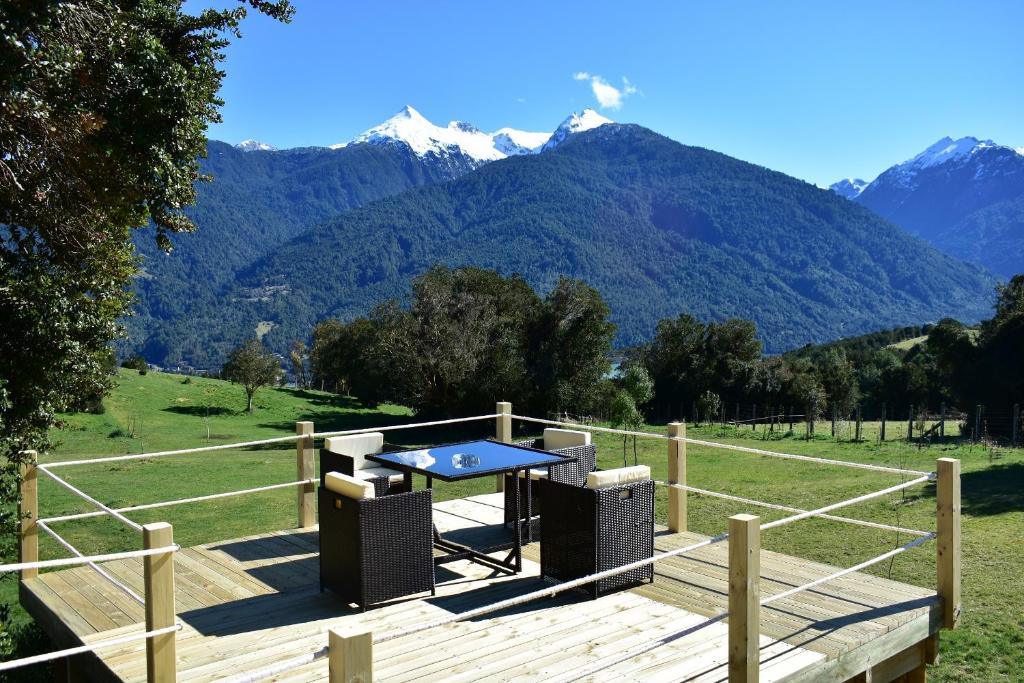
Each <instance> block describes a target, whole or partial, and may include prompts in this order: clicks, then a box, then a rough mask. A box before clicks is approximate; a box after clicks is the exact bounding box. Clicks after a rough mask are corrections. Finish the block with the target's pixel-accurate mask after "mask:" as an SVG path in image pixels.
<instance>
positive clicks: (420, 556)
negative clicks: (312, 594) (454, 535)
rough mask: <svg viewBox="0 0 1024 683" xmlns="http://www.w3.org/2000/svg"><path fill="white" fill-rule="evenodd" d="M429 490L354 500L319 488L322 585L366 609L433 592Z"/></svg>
mask: <svg viewBox="0 0 1024 683" xmlns="http://www.w3.org/2000/svg"><path fill="white" fill-rule="evenodd" d="M432 503H433V494H432V492H431V490H430V489H425V490H423V491H415V492H412V493H399V494H395V495H390V496H386V497H384V498H367V499H364V500H353V499H352V498H348V497H346V496H342V495H340V494H337V493H334V492H333V491H329V490H327V489H326V488H321V489H320V490H319V494H318V504H319V513H320V590H321V591H322V590H324V589H325V588H329V589H330V590H331V591H332V592H334V593H336V594H337V595H338V596H339V597H341V598H342V599H343V600H345V601H346V602H351V603H355V604H357V605H359V606H360V607H361V608H363V609H366V607H367V606H369V605H373V604H376V603H379V602H383V601H385V600H391V599H394V598H400V597H403V596H406V595H412V594H414V593H423V592H426V591H430V593H431V594H433V593H434V556H433V538H434V536H433V534H434V527H433V521H432V515H433V508H432Z"/></svg>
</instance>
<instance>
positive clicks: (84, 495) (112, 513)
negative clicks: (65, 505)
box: [37, 465, 142, 531]
mask: <svg viewBox="0 0 1024 683" xmlns="http://www.w3.org/2000/svg"><path fill="white" fill-rule="evenodd" d="M37 469H38V470H39V471H40V472H42V473H43V474H45V475H46V476H48V477H49V478H50V479H53V480H54V481H55V482H57V483H58V484H60V485H61V486H63V487H64V488H66V489H67V490H68V491H71V492H72V493H74V494H75V495H77V496H80V497H81V498H83V499H84V500H87V501H89V502H90V503H92V504H93V505H95V506H96V507H98V508H99V509H100V510H103V511H104V512H105V513H107V514H108V515H110V516H112V517H113V518H114V519H117V520H120V521H122V522H124V523H125V524H127V525H128V526H130V527H132V528H133V529H135V530H136V531H142V525H141V524H138V523H136V522H133V521H132V520H130V519H128V518H127V517H125V516H124V515H122V514H121V513H120V512H118V511H116V510H113V509H111V508H109V507H107V506H106V505H104V504H103V503H101V502H99V501H98V500H96V499H95V498H93V497H92V496H90V495H89V494H88V493H86V492H85V491H82V490H81V489H77V488H75V487H74V486H72V485H71V484H69V483H68V482H66V481H64V480H63V479H61V478H60V477H58V476H57V475H56V474H54V473H53V472H51V471H50V470H48V469H46V467H44V466H43V465H40V466H39V467H38V468H37Z"/></svg>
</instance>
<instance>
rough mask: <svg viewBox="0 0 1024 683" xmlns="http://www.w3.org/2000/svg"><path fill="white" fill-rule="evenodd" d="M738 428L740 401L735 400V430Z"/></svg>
mask: <svg viewBox="0 0 1024 683" xmlns="http://www.w3.org/2000/svg"><path fill="white" fill-rule="evenodd" d="M739 430H740V402H739V401H736V431H737V432H738V431H739Z"/></svg>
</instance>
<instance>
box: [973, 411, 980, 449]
mask: <svg viewBox="0 0 1024 683" xmlns="http://www.w3.org/2000/svg"><path fill="white" fill-rule="evenodd" d="M979 441H981V404H978V405H977V406H975V407H974V443H978V442H979Z"/></svg>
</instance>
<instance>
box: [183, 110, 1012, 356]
mask: <svg viewBox="0 0 1024 683" xmlns="http://www.w3.org/2000/svg"><path fill="white" fill-rule="evenodd" d="M435 263H440V264H444V265H449V266H463V265H474V266H480V267H486V268H493V269H496V270H498V271H500V272H502V273H520V274H522V275H523V276H525V278H526V279H527V280H528V281H529V282H530V283H531V284H532V285H533V286H535V287H538V288H539V289H540V290H541V291H546V290H548V289H550V288H551V287H552V286H553V284H554V283H555V281H556V279H557V277H558V275H560V274H564V275H568V276H570V277H575V278H580V279H582V280H585V281H586V282H588V283H590V284H591V285H592V286H594V287H596V288H597V289H598V290H599V291H600V292H601V293H602V295H603V296H604V298H605V299H606V300H607V301H608V303H609V304H610V306H611V309H612V319H613V320H614V321H615V322H616V323H617V325H618V328H619V330H618V338H617V341H618V343H620V344H632V343H636V342H639V341H642V340H645V339H647V338H649V336H650V334H651V332H652V330H653V327H654V324H655V322H656V321H657V320H658V319H660V318H665V317H670V316H675V315H676V314H678V313H679V312H682V311H686V312H689V313H691V314H693V315H694V316H696V317H698V318H701V319H707V320H717V319H722V318H726V317H731V316H737V317H743V318H749V319H753V320H755V321H756V323H757V326H758V329H759V330H761V331H762V334H763V335H764V340H765V344H766V348H767V350H769V351H781V350H785V349H788V348H793V347H795V346H799V345H801V344H804V343H807V342H813V341H822V340H827V339H834V338H837V337H841V336H849V335H851V334H857V333H860V332H864V331H867V330H874V329H878V328H879V327H880V326H898V325H906V324H910V323H919V322H921V321H929V320H938V319H940V318H942V317H944V316H946V315H956V316H958V317H960V318H961V319H966V320H977V319H979V318H980V317H982V316H983V315H984V314H985V313H987V312H988V309H989V302H988V297H989V292H990V291H991V288H992V284H993V283H992V282H991V281H990V279H989V277H988V276H987V275H985V274H983V273H982V272H981V271H979V270H977V269H975V268H973V267H971V266H967V265H965V264H963V263H960V262H958V261H956V260H954V259H952V258H949V257H947V256H944V255H942V254H940V253H938V252H937V251H936V250H934V249H932V248H931V247H929V246H927V245H926V244H924V243H923V242H921V241H919V240H917V239H915V238H913V237H910V236H908V235H907V234H905V233H904V232H902V231H901V230H899V229H898V228H896V227H895V226H894V225H892V224H890V223H887V222H886V221H884V220H881V219H879V218H878V217H877V216H876V215H874V214H873V213H871V212H870V211H867V210H866V209H863V208H861V207H858V206H856V205H855V204H851V203H850V202H848V201H846V200H844V199H842V198H840V197H838V196H836V195H835V194H834V193H832V192H828V191H824V190H821V189H819V188H816V187H814V186H812V185H810V184H808V183H805V182H803V181H800V180H797V179H794V178H791V177H788V176H786V175H783V174H781V173H777V172H774V171H770V170H768V169H765V168H761V167H758V166H754V165H752V164H748V163H745V162H742V161H739V160H737V159H733V158H730V157H727V156H725V155H723V154H719V153H716V152H712V151H709V150H705V149H700V148H696V147H687V146H684V145H681V144H679V143H676V142H674V141H672V140H669V139H668V138H665V137H663V136H661V135H657V134H655V133H653V132H651V131H649V130H647V129H644V128H641V127H638V126H632V125H617V124H609V125H603V126H601V127H599V128H596V129H593V130H590V131H587V132H584V133H579V134H577V135H575V136H574V137H573V138H571V139H569V140H567V141H566V142H565V143H563V144H561V145H559V146H558V147H557V148H555V149H554V150H551V151H549V152H545V153H542V154H537V155H525V156H517V157H513V158H508V159H504V160H501V161H495V162H493V163H490V164H488V165H486V166H484V167H482V168H480V169H478V170H476V171H474V172H473V173H470V174H467V175H464V176H462V177H460V178H459V179H457V180H454V181H451V182H448V183H444V184H440V185H433V186H427V187H422V188H417V189H415V190H411V191H408V192H405V193H402V194H401V195H396V196H393V197H390V198H386V199H382V200H380V201H376V202H371V203H369V204H367V205H365V206H363V207H361V208H358V209H355V210H352V211H348V212H345V213H343V214H340V215H339V216H337V217H336V218H334V219H332V220H329V221H327V222H325V223H323V224H321V225H319V226H316V227H314V228H312V229H310V230H308V231H306V232H304V233H302V234H301V235H299V236H298V237H296V238H294V239H293V240H291V241H290V242H288V243H287V244H285V245H283V246H282V247H280V248H278V249H275V250H274V251H273V252H272V253H270V254H268V255H267V256H265V257H264V258H262V259H260V260H259V261H257V262H256V263H255V264H253V265H252V266H251V267H248V268H246V269H244V270H242V271H241V272H240V274H239V284H238V285H237V286H236V287H234V288H230V289H229V290H226V291H225V294H224V296H223V297H220V298H219V300H218V304H219V306H218V307H217V308H215V309H213V310H211V311H209V313H210V315H211V316H212V317H211V318H210V320H212V321H215V322H216V324H212V323H211V322H209V321H204V320H202V319H197V318H191V319H189V320H187V321H179V323H178V324H179V327H178V329H176V330H168V332H170V334H171V336H172V337H173V338H174V339H176V340H178V341H177V344H180V345H179V346H178V347H177V348H176V349H175V352H176V353H177V354H180V355H181V356H182V357H185V358H189V357H193V356H195V355H197V354H202V353H208V352H209V350H210V349H216V348H218V347H223V345H224V344H225V343H228V342H229V341H230V342H231V343H237V341H238V340H239V339H241V338H242V337H243V336H245V335H251V334H252V333H253V330H254V329H255V328H256V325H257V324H258V323H260V322H261V321H262V322H264V323H265V324H266V323H269V324H272V325H273V329H272V330H271V331H270V332H269V334H268V335H267V337H266V341H268V342H269V343H270V344H271V345H272V346H274V347H275V348H278V349H283V348H284V347H285V345H286V344H287V343H288V342H289V341H290V340H291V339H293V338H305V337H307V336H308V334H309V330H310V326H311V325H312V324H313V323H314V322H316V321H317V320H319V319H322V318H324V317H327V316H339V317H342V318H349V317H352V316H354V315H357V314H360V313H364V312H366V311H367V310H369V309H370V308H371V307H372V306H374V305H375V304H377V303H379V302H380V301H382V300H384V299H386V298H388V297H402V296H404V295H405V294H406V293H407V291H408V286H409V282H410V280H411V278H412V277H413V276H415V275H418V274H420V273H422V272H424V271H426V270H427V269H428V268H429V267H430V266H432V265H434V264H435ZM268 326H269V325H265V327H264V329H265V328H266V327H268ZM453 343H457V340H453Z"/></svg>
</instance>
